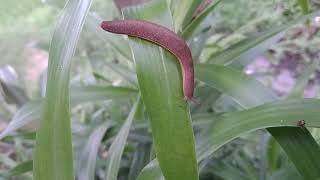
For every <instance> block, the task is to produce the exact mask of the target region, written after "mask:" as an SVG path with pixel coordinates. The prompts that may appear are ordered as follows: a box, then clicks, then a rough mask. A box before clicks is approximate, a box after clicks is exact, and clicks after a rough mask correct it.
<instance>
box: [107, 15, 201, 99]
mask: <svg viewBox="0 0 320 180" xmlns="http://www.w3.org/2000/svg"><path fill="white" fill-rule="evenodd" d="M101 27H102V29H104V30H105V31H108V32H111V33H116V34H125V35H128V36H134V37H138V38H141V39H144V40H147V41H150V42H152V43H155V44H157V45H159V46H161V47H163V48H165V49H166V50H168V51H169V52H171V53H172V54H173V55H175V56H176V57H177V59H178V60H179V62H180V65H181V68H182V80H183V93H184V99H185V100H187V101H192V102H195V101H194V99H193V89H194V68H193V61H192V54H191V52H190V49H189V47H188V45H187V43H186V42H185V41H184V40H183V39H182V38H180V37H179V36H178V35H177V34H176V33H174V32H173V31H171V30H169V29H168V28H166V27H163V26H160V25H157V24H154V23H151V22H148V21H143V20H117V21H103V22H102V23H101Z"/></svg>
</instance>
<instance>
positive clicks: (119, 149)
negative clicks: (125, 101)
mask: <svg viewBox="0 0 320 180" xmlns="http://www.w3.org/2000/svg"><path fill="white" fill-rule="evenodd" d="M140 100H141V98H140V95H139V97H138V98H137V101H136V102H135V104H134V105H133V107H132V109H131V111H130V113H129V115H128V118H127V120H126V121H125V123H124V124H123V125H122V127H121V129H120V131H119V132H118V134H117V136H116V138H115V139H114V141H113V143H112V144H111V146H110V148H109V150H108V157H107V165H106V180H117V176H118V171H119V168H120V161H121V156H122V153H123V150H124V147H125V145H126V142H127V138H128V135H129V131H130V128H131V124H132V122H133V120H134V117H135V114H136V111H137V107H138V104H139V101H140Z"/></svg>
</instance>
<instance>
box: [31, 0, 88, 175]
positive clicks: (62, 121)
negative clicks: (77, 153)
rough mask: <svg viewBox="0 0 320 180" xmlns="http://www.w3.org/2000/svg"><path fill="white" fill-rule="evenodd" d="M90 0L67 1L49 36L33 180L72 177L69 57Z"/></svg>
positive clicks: (71, 54) (72, 52) (75, 43)
mask: <svg viewBox="0 0 320 180" xmlns="http://www.w3.org/2000/svg"><path fill="white" fill-rule="evenodd" d="M90 5H91V0H69V1H68V2H67V4H66V6H65V8H64V10H63V11H62V14H61V16H60V19H59V21H58V23H57V25H56V28H55V32H54V34H53V37H52V42H51V47H50V52H49V66H48V80H47V86H46V99H45V101H44V105H43V109H42V116H41V117H42V118H41V119H42V120H41V122H40V127H39V129H38V131H37V137H36V145H35V150H34V161H33V163H34V164H33V166H34V169H33V177H34V179H35V180H43V179H46V180H61V179H63V180H73V179H74V175H73V158H72V142H71V128H70V112H69V76H70V69H71V60H72V57H73V55H74V52H75V50H76V46H77V42H78V39H79V36H80V32H81V29H82V26H83V23H84V20H85V17H86V15H87V13H88V11H89V7H90Z"/></svg>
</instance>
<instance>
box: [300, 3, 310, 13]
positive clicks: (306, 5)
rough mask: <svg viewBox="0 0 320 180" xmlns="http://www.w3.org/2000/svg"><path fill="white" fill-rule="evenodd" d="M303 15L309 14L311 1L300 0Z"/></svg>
mask: <svg viewBox="0 0 320 180" xmlns="http://www.w3.org/2000/svg"><path fill="white" fill-rule="evenodd" d="M298 3H299V5H300V7H301V10H302V12H303V14H308V13H309V0H298Z"/></svg>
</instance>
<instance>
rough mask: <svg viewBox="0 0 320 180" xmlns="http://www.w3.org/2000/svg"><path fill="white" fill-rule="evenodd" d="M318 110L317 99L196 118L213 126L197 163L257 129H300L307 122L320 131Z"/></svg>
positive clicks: (273, 104)
mask: <svg viewBox="0 0 320 180" xmlns="http://www.w3.org/2000/svg"><path fill="white" fill-rule="evenodd" d="M319 108H320V100H318V99H295V100H286V101H277V102H274V103H270V104H264V105H261V106H257V107H255V108H251V109H248V110H244V111H239V112H233V113H225V114H222V115H220V116H217V117H212V115H210V114H209V115H204V116H202V117H194V118H195V120H197V121H208V122H209V123H208V125H209V124H210V126H211V128H210V137H209V138H208V140H209V141H210V142H208V141H206V142H203V145H205V146H206V147H204V146H200V147H201V149H202V150H204V151H205V152H202V151H198V154H199V157H198V159H199V161H201V160H203V159H204V158H206V157H208V156H209V155H210V154H212V153H213V152H214V151H216V150H217V149H218V148H219V147H221V146H222V145H224V144H226V143H228V142H229V141H231V140H232V139H234V138H236V137H239V136H240V135H242V134H244V133H246V132H251V131H254V130H257V129H263V128H268V127H280V126H292V127H297V126H298V124H297V123H298V121H299V120H301V119H304V120H305V121H306V122H307V123H306V125H307V126H308V127H320V121H319V116H320V111H318V109H319ZM213 119H214V121H213ZM279 129H280V128H279ZM304 145H305V146H307V147H308V146H309V144H308V143H304ZM319 150H320V149H319ZM306 152H312V148H306V151H305V153H306ZM314 155H315V154H314ZM300 159H302V157H300ZM306 164H309V163H306ZM310 164H317V163H310ZM310 168H311V167H310ZM318 168H320V166H318ZM314 170H315V169H314Z"/></svg>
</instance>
